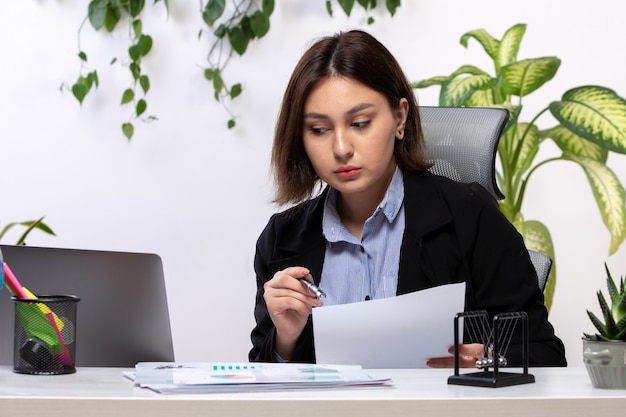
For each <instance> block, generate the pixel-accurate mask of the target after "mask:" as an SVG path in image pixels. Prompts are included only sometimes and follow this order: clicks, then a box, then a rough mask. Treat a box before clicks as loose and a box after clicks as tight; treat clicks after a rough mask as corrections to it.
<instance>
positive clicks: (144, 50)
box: [137, 35, 152, 56]
mask: <svg viewBox="0 0 626 417" xmlns="http://www.w3.org/2000/svg"><path fill="white" fill-rule="evenodd" d="M137 46H138V47H139V52H140V54H141V56H146V55H148V53H149V52H150V50H151V49H152V37H151V36H149V35H141V36H140V37H139V41H138V42H137Z"/></svg>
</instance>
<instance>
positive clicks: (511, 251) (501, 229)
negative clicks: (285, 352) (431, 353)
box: [249, 171, 566, 366]
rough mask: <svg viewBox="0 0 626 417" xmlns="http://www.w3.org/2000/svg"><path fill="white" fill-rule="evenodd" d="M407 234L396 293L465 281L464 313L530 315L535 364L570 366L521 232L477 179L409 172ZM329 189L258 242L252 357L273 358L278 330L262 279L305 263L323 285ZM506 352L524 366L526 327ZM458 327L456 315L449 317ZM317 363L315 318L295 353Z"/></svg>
mask: <svg viewBox="0 0 626 417" xmlns="http://www.w3.org/2000/svg"><path fill="white" fill-rule="evenodd" d="M404 189H405V196H404V204H405V217H406V221H405V231H404V236H403V239H402V247H401V249H400V266H399V271H398V290H397V294H398V295H400V294H405V293H408V292H412V291H417V290H422V289H426V288H431V287H434V286H438V285H443V284H448V283H458V282H465V283H466V297H465V298H466V299H465V303H466V305H465V311H476V310H486V311H487V312H488V314H489V317H490V320H491V318H492V317H493V316H494V315H495V314H499V313H504V312H518V311H524V312H526V313H527V314H528V328H529V341H530V343H529V347H530V348H529V361H530V365H531V366H566V360H565V348H564V347H563V343H562V342H561V340H560V339H559V338H558V337H556V336H555V334H554V329H553V327H552V325H551V324H550V323H549V322H548V313H547V310H546V308H545V307H544V304H543V293H542V291H541V290H540V289H539V286H538V284H537V274H536V272H535V269H534V267H533V265H532V262H531V261H530V258H529V256H528V251H527V250H526V247H525V246H524V242H523V240H522V237H521V235H520V234H519V233H518V232H517V230H516V229H515V228H514V227H513V225H512V224H511V223H510V222H509V221H508V220H507V219H506V218H505V217H504V215H503V214H502V212H501V211H500V209H499V207H498V204H497V202H496V201H495V200H494V199H493V197H492V196H491V195H489V194H488V193H487V191H486V190H485V189H484V188H483V187H481V186H480V185H478V184H461V183H458V182H455V181H452V180H450V179H447V178H444V177H440V176H436V175H433V174H431V173H430V172H428V171H425V172H419V173H404ZM327 193H328V190H327V189H326V190H324V191H323V192H322V194H321V195H320V196H318V197H317V198H314V199H312V200H311V201H307V202H305V203H302V204H300V205H299V206H296V207H293V208H290V209H288V210H286V211H284V212H282V213H278V214H274V215H273V216H272V217H271V218H270V220H269V222H268V224H267V226H266V227H265V229H264V230H263V232H262V233H261V235H260V237H259V239H258V241H257V246H256V255H255V260H254V268H255V271H256V276H257V294H256V306H255V309H254V315H255V319H256V323H257V324H256V326H255V327H254V329H253V330H252V334H251V339H252V345H253V347H252V350H251V351H250V354H249V359H250V360H251V361H263V362H272V361H274V360H275V355H274V353H273V351H274V333H275V328H274V324H273V323H272V320H271V319H270V316H269V314H268V312H267V307H266V305H265V301H264V299H263V284H264V283H265V282H266V281H268V280H269V279H271V278H272V277H273V275H274V273H275V272H277V271H280V270H282V269H284V268H287V267H290V266H303V267H306V268H308V269H309V270H310V271H311V275H312V276H313V279H314V280H315V282H316V283H317V284H319V280H320V276H321V272H322V266H323V264H324V255H325V250H326V240H325V239H324V236H323V234H322V212H323V207H324V199H325V197H326V194H327ZM516 329H518V330H517V331H516V332H515V334H514V335H513V338H512V340H511V345H510V347H509V349H508V352H507V355H506V356H507V360H508V363H509V365H511V366H515V365H520V364H521V344H520V341H521V326H517V327H516ZM450 332H451V333H452V332H453V318H452V317H451V318H450ZM291 360H292V361H293V362H309V363H312V362H315V348H314V343H313V325H312V318H309V321H308V323H307V324H306V327H305V328H304V330H303V332H302V335H301V336H300V338H299V340H298V343H297V346H296V349H295V351H294V353H293V356H292V358H291Z"/></svg>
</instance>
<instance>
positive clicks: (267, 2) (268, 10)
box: [261, 0, 274, 16]
mask: <svg viewBox="0 0 626 417" xmlns="http://www.w3.org/2000/svg"><path fill="white" fill-rule="evenodd" d="M261 8H262V10H263V12H265V14H266V15H267V16H271V15H272V13H274V0H263V1H262V3H261Z"/></svg>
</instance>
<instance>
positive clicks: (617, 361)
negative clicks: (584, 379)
mask: <svg viewBox="0 0 626 417" xmlns="http://www.w3.org/2000/svg"><path fill="white" fill-rule="evenodd" d="M583 362H584V363H585V367H586V368H587V373H588V374H589V378H590V379H591V384H592V385H593V386H594V387H595V388H605V389H626V342H622V341H596V340H590V339H587V338H584V337H583Z"/></svg>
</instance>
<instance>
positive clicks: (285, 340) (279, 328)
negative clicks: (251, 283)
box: [263, 266, 322, 360]
mask: <svg viewBox="0 0 626 417" xmlns="http://www.w3.org/2000/svg"><path fill="white" fill-rule="evenodd" d="M301 278H304V279H306V280H307V281H309V282H313V277H312V276H311V273H310V272H309V270H308V269H307V268H304V267H301V266H294V267H289V268H285V269H283V270H282V271H278V272H276V273H275V274H274V276H273V277H272V279H270V280H269V281H267V282H266V283H265V284H264V286H263V290H264V293H263V298H264V299H265V304H266V305H267V311H268V312H269V315H270V317H271V319H272V322H274V326H275V327H276V336H275V340H274V349H275V350H276V353H277V354H278V355H280V357H281V358H283V359H285V360H289V359H290V358H291V355H292V353H293V350H294V348H295V345H296V341H297V340H298V337H300V334H301V333H302V330H303V329H304V326H305V325H306V322H307V319H308V317H309V315H310V314H311V312H312V309H313V307H319V306H321V305H322V302H321V301H320V300H319V299H317V298H316V297H315V294H313V293H311V291H309V289H308V288H307V287H305V286H304V285H303V284H302V283H301V282H300V281H299V279H301Z"/></svg>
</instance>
